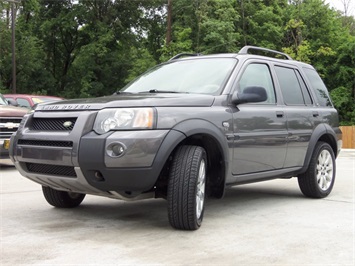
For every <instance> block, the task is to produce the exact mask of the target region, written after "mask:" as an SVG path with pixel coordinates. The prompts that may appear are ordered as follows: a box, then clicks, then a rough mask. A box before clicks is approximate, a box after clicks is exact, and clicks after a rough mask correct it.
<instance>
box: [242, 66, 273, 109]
mask: <svg viewBox="0 0 355 266" xmlns="http://www.w3.org/2000/svg"><path fill="white" fill-rule="evenodd" d="M238 85H239V91H240V92H243V90H244V89H245V88H247V87H254V86H257V87H263V88H265V90H266V93H267V100H266V101H265V102H262V103H269V104H275V103H276V97H275V89H274V84H273V82H272V78H271V74H270V70H269V67H268V66H267V65H266V64H259V63H252V64H249V65H248V66H247V68H246V69H245V71H244V72H243V75H242V77H241V79H240V80H239V84H238Z"/></svg>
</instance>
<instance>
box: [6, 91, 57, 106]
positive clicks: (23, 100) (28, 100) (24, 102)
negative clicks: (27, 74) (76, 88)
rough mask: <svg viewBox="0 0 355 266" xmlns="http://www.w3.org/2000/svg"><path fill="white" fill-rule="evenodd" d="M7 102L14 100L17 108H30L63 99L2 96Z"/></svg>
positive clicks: (16, 95) (37, 96)
mask: <svg viewBox="0 0 355 266" xmlns="http://www.w3.org/2000/svg"><path fill="white" fill-rule="evenodd" d="M3 96H4V97H5V98H6V99H7V100H9V99H12V100H15V101H16V102H17V103H18V105H19V106H22V107H27V108H32V107H33V106H34V105H36V104H39V103H44V102H53V101H60V100H63V99H64V98H61V97H56V96H47V95H30V94H3Z"/></svg>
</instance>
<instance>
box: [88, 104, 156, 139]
mask: <svg viewBox="0 0 355 266" xmlns="http://www.w3.org/2000/svg"><path fill="white" fill-rule="evenodd" d="M153 125H154V110H153V108H118V109H105V110H102V111H99V112H98V114H97V116H96V120H95V123H94V131H95V132H96V133H97V134H103V133H106V132H108V131H110V130H129V129H151V128H153Z"/></svg>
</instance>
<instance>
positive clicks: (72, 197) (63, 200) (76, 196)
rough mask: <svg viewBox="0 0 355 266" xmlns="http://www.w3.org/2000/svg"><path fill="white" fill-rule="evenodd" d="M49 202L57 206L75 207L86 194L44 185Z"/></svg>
mask: <svg viewBox="0 0 355 266" xmlns="http://www.w3.org/2000/svg"><path fill="white" fill-rule="evenodd" d="M42 191H43V195H44V197H45V199H46V200H47V202H48V203H49V204H50V205H52V206H54V207H57V208H75V207H77V206H79V205H80V203H81V202H82V201H83V200H84V198H85V194H80V193H74V192H66V191H59V190H55V189H53V188H50V187H45V186H42Z"/></svg>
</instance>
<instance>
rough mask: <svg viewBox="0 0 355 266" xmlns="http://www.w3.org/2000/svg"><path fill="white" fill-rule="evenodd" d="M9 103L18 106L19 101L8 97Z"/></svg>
mask: <svg viewBox="0 0 355 266" xmlns="http://www.w3.org/2000/svg"><path fill="white" fill-rule="evenodd" d="M6 100H7V102H8V103H9V105H12V106H18V103H17V102H16V101H15V100H14V99H6Z"/></svg>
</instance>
